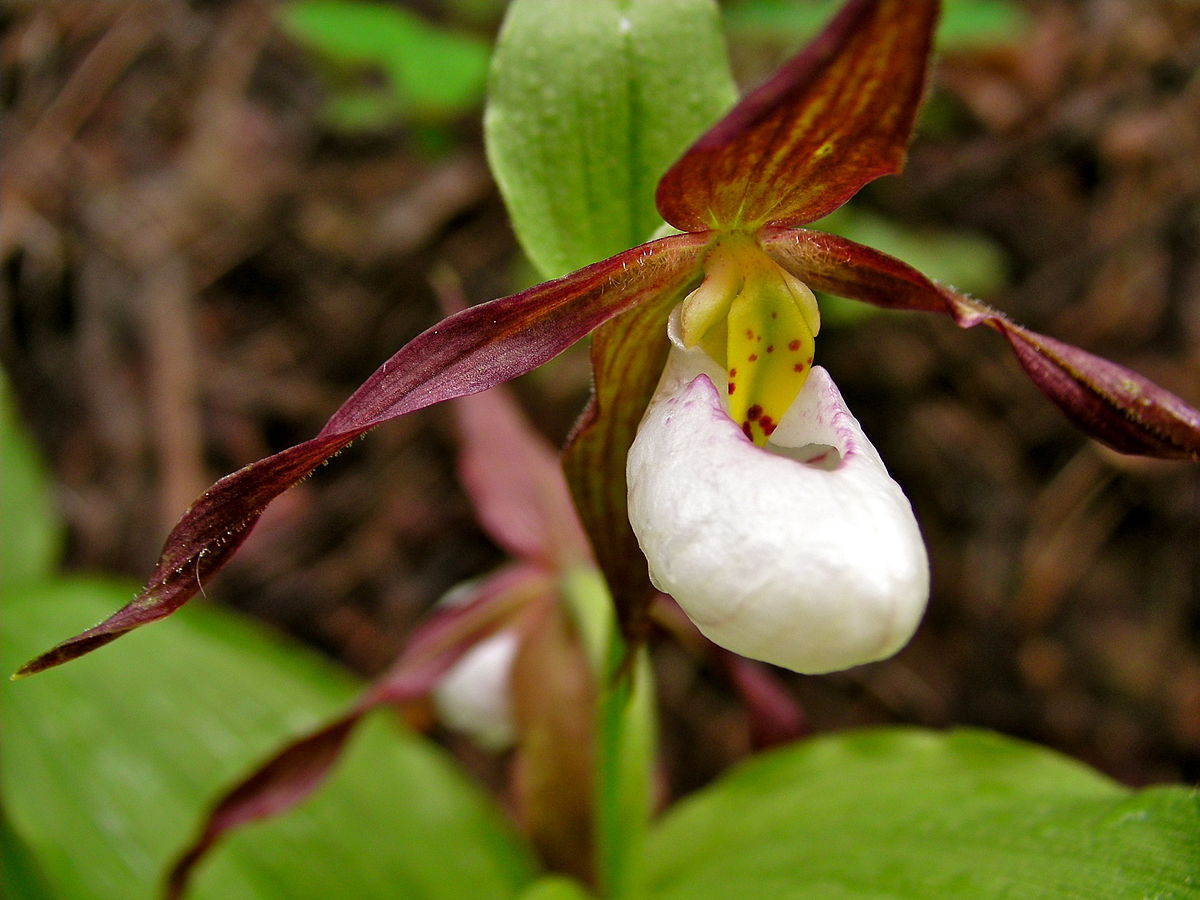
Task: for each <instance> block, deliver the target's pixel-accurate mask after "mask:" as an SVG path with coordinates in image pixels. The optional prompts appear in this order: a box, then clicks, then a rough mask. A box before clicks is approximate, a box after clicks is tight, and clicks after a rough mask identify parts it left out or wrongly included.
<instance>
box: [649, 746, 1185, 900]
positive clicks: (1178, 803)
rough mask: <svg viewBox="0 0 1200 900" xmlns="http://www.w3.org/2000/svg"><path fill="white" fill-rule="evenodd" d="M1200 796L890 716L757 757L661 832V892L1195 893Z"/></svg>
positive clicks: (657, 845) (786, 896)
mask: <svg viewBox="0 0 1200 900" xmlns="http://www.w3.org/2000/svg"><path fill="white" fill-rule="evenodd" d="M1198 846H1200V798H1198V797H1197V796H1196V795H1195V794H1194V793H1193V792H1190V791H1188V790H1186V789H1183V788H1159V789H1154V790H1148V791H1143V792H1141V793H1131V792H1129V791H1127V790H1126V789H1124V788H1122V787H1121V786H1119V785H1117V784H1115V783H1114V782H1112V781H1109V780H1108V779H1106V778H1105V777H1103V776H1101V775H1099V774H1097V773H1095V772H1093V771H1091V770H1089V769H1087V768H1086V767H1084V766H1083V765H1081V764H1079V763H1076V762H1074V761H1071V760H1068V759H1066V758H1064V757H1061V756H1058V755H1056V754H1054V753H1051V752H1049V751H1047V750H1044V749H1041V748H1038V747H1034V746H1031V745H1027V744H1022V743H1019V742H1017V741H1013V740H1010V739H1007V738H1003V737H1000V736H998V735H994V734H988V733H983V732H977V731H957V732H951V733H949V734H940V733H933V732H928V731H921V730H917V729H888V730H877V731H866V732H858V733H851V734H846V735H841V736H834V737H826V738H821V739H817V740H812V741H808V742H805V743H802V744H796V745H793V746H791V747H788V748H786V749H783V750H781V751H778V752H775V753H772V754H769V755H766V756H761V757H758V758H757V759H755V760H753V761H751V762H749V763H747V764H745V765H743V766H741V767H740V768H739V769H737V770H735V771H734V772H732V773H731V774H729V775H727V776H726V777H725V778H723V779H722V780H721V781H719V782H717V783H716V784H714V785H713V786H711V787H709V788H707V789H706V790H703V791H701V792H700V793H698V794H697V795H695V796H694V797H693V798H691V799H690V800H687V801H684V802H683V803H681V804H680V805H678V806H677V807H676V808H675V809H674V810H673V811H672V812H671V813H670V814H668V815H667V817H666V818H665V819H664V821H663V822H662V823H661V825H660V826H659V827H658V828H657V829H656V831H655V832H654V834H653V835H652V839H651V845H650V859H649V867H650V871H651V875H650V888H651V889H650V890H649V892H648V895H649V896H651V897H654V898H668V897H677V898H688V900H703V898H708V897H714V898H717V897H722V898H723V897H771V898H773V900H792V898H797V900H798V898H814V900H839V898H855V900H866V898H873V900H875V898H877V900H883V898H888V900H900V898H912V900H917V898H921V900H924V898H930V897H956V898H957V897H963V898H966V897H969V898H1001V897H1005V898H1009V897H1037V898H1039V900H1056V898H1063V900H1065V898H1083V897H1156V898H1160V900H1165V898H1172V900H1183V898H1195V897H1200V883H1198V882H1197V878H1196V848H1197V847H1198Z"/></svg>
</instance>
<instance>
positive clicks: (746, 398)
mask: <svg viewBox="0 0 1200 900" xmlns="http://www.w3.org/2000/svg"><path fill="white" fill-rule="evenodd" d="M680 324H681V330H682V337H683V342H684V345H685V346H687V347H696V346H700V347H701V348H702V349H703V350H704V351H705V352H706V353H707V354H708V355H709V356H711V357H712V358H713V359H714V360H716V361H717V362H718V363H720V364H721V365H722V366H723V367H724V369H725V372H726V374H727V377H728V387H727V391H728V401H729V402H728V408H729V416H730V418H732V419H733V420H734V421H735V422H737V423H738V424H739V425H740V426H741V427H742V430H743V431H744V432H745V433H746V436H747V437H748V438H750V439H751V440H752V441H754V443H755V444H757V445H759V446H760V447H761V446H762V445H763V444H765V443H766V442H767V438H769V437H770V436H771V433H772V432H773V431H774V430H775V426H776V425H778V424H779V419H780V417H781V416H782V415H783V414H784V412H785V411H786V410H787V409H788V407H789V406H791V405H792V401H793V400H795V399H796V395H797V394H799V393H800V388H802V387H803V386H804V381H805V379H806V378H807V377H808V372H809V369H811V368H812V361H813V347H814V338H815V337H816V334H817V331H818V330H819V329H820V327H821V319H820V313H819V312H818V310H817V301H816V298H815V297H814V296H813V293H812V291H810V290H809V289H808V287H807V286H806V285H804V284H802V283H801V282H800V281H798V280H796V279H795V278H794V277H793V276H791V275H790V274H788V273H787V272H785V271H784V270H783V269H782V268H780V267H779V265H778V264H776V263H775V261H774V260H772V259H771V258H770V257H768V256H767V255H766V253H764V252H763V251H762V249H761V248H760V247H759V246H758V244H757V243H756V242H755V241H754V240H753V239H752V238H750V237H748V236H744V235H727V236H725V237H723V238H722V239H721V240H720V241H719V242H718V243H717V244H716V245H715V246H714V247H713V249H712V250H711V251H710V252H709V255H708V258H707V259H706V260H705V264H704V281H703V282H702V283H701V285H700V286H699V287H698V288H696V290H694V291H693V292H692V293H690V294H689V295H688V296H687V297H686V298H684V301H683V309H682V310H681V311H680Z"/></svg>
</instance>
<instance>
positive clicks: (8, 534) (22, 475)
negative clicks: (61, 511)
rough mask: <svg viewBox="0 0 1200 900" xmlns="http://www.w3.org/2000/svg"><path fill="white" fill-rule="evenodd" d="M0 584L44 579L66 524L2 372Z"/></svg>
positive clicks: (0, 376)
mask: <svg viewBox="0 0 1200 900" xmlns="http://www.w3.org/2000/svg"><path fill="white" fill-rule="evenodd" d="M0 473H3V476H2V477H0V510H2V511H3V514H2V515H0V589H5V590H7V589H8V588H9V587H11V586H12V585H16V584H21V583H23V582H27V581H30V580H33V579H36V578H41V577H43V576H44V575H46V574H47V573H49V572H50V571H51V569H52V568H53V566H54V564H55V562H57V558H58V554H59V550H60V548H61V546H62V526H61V525H60V524H59V520H58V512H57V510H56V509H55V507H54V499H53V491H52V489H51V486H50V480H49V478H48V476H47V474H46V469H45V467H44V466H43V465H42V461H41V460H40V459H39V458H38V455H37V452H36V450H35V449H34V446H33V441H32V439H31V438H30V437H29V434H28V432H26V431H25V429H24V428H22V427H21V423H20V421H19V418H18V415H17V409H16V405H15V404H14V402H13V398H12V394H11V392H10V391H9V387H8V382H7V380H6V379H5V378H4V377H3V373H0Z"/></svg>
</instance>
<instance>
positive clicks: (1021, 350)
mask: <svg viewBox="0 0 1200 900" xmlns="http://www.w3.org/2000/svg"><path fill="white" fill-rule="evenodd" d="M760 239H761V240H762V244H763V247H764V249H765V250H766V251H767V253H768V255H770V256H771V257H772V258H773V259H774V260H775V261H776V262H777V263H779V264H780V265H781V266H783V267H784V268H785V269H787V270H788V271H789V272H791V273H792V274H793V275H795V276H796V277H797V278H799V279H800V280H801V281H804V282H805V283H807V284H809V285H810V286H811V287H813V288H815V289H816V290H820V291H825V292H827V293H830V294H837V295H838V296H841V297H849V298H851V299H854V300H863V301H866V302H867V303H872V304H874V305H876V306H881V307H884V308H886V309H907V310H921V311H924V312H936V313H941V314H943V315H946V316H950V317H951V318H953V319H954V320H955V322H957V323H958V325H959V326H960V327H962V328H974V327H975V326H976V325H986V326H987V327H989V328H991V329H992V330H993V331H997V332H999V333H1000V334H1002V335H1004V337H1005V339H1006V340H1007V341H1008V343H1009V346H1010V347H1011V348H1012V350H1013V353H1014V354H1015V355H1016V357H1017V361H1018V362H1019V363H1020V364H1021V367H1022V368H1023V369H1024V370H1025V373H1026V374H1027V375H1028V376H1029V378H1030V380H1031V381H1033V383H1034V384H1035V385H1036V386H1037V388H1038V390H1040V391H1041V392H1042V393H1043V394H1045V395H1046V396H1047V397H1049V398H1050V399H1051V400H1052V401H1054V403H1055V404H1056V405H1057V406H1058V407H1059V409H1061V410H1062V411H1063V413H1064V415H1066V417H1067V418H1068V419H1070V421H1071V423H1072V424H1074V425H1075V426H1076V427H1077V428H1079V429H1080V430H1081V431H1083V432H1084V433H1085V434H1087V435H1089V436H1090V437H1092V438H1095V439H1096V440H1098V441H1100V442H1101V443H1103V444H1106V445H1107V446H1109V447H1111V448H1113V449H1114V450H1117V451H1119V452H1121V453H1136V454H1141V455H1144V456H1153V457H1157V458H1159V459H1187V460H1200V411H1197V410H1196V409H1195V408H1194V407H1192V406H1190V405H1189V404H1188V403H1186V402H1184V401H1183V400H1182V399H1181V398H1179V397H1177V396H1176V395H1175V394H1172V393H1171V392H1170V391H1167V390H1165V389H1163V388H1161V387H1159V386H1158V385H1157V384H1155V383H1154V382H1153V381H1151V380H1150V379H1148V378H1145V377H1143V376H1142V375H1139V374H1138V373H1136V372H1134V371H1132V370H1130V369H1127V368H1125V367H1124V366H1120V365H1117V364H1116V363H1113V362H1109V361H1108V360H1106V359H1102V358H1101V357H1099V356H1095V355H1094V354H1091V353H1088V352H1087V351H1085V350H1081V349H1079V348H1078V347H1075V346H1072V345H1071V344H1067V343H1065V342H1063V341H1059V340H1056V339H1054V338H1051V337H1047V336H1045V335H1041V334H1038V333H1037V332H1034V331H1030V330H1029V329H1027V328H1023V327H1021V326H1020V325H1017V324H1016V323H1014V322H1011V321H1009V320H1008V319H1007V318H1006V317H1005V316H1004V315H1003V314H1002V313H1000V312H999V311H997V310H995V309H992V308H991V307H989V306H987V305H985V304H983V303H980V302H979V301H978V300H974V299H972V298H970V297H967V296H965V295H963V294H960V293H958V292H957V291H954V290H951V289H950V288H947V287H943V286H942V285H939V284H935V283H934V282H932V281H930V280H929V279H928V278H926V277H925V276H924V275H922V274H921V273H920V272H918V271H917V270H916V269H914V268H912V267H911V266H908V265H906V264H904V263H902V262H900V261H899V260H897V259H893V258H892V257H890V256H888V255H886V254H884V253H880V252H879V251H878V250H872V249H871V248H869V247H864V246H862V245H861V244H856V243H854V242H853V241H850V240H847V239H845V238H841V237H837V236H836V235H832V234H825V233H823V232H819V231H808V230H803V229H783V228H771V229H765V230H764V232H763V233H762V235H761V236H760Z"/></svg>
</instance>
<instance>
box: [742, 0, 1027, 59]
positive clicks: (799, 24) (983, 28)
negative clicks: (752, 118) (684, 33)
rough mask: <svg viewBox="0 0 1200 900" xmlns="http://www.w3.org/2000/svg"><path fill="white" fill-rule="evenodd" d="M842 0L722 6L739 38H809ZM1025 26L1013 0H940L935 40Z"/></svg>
mask: <svg viewBox="0 0 1200 900" xmlns="http://www.w3.org/2000/svg"><path fill="white" fill-rule="evenodd" d="M841 3H842V0H809V2H806V3H797V2H795V0H740V2H735V3H731V4H730V5H729V8H728V10H727V12H726V21H727V22H728V25H729V31H730V33H731V34H732V35H733V36H734V37H736V38H739V39H746V40H753V41H759V40H770V41H773V42H781V41H786V42H787V43H789V44H790V43H800V42H803V41H806V40H808V39H809V38H810V37H812V36H813V35H814V34H816V33H817V30H818V29H819V28H820V27H821V26H822V25H824V24H825V22H827V21H828V20H829V19H830V18H831V17H832V16H833V15H834V14H835V13H836V12H837V10H838V7H839V6H840V5H841ZM1028 27H1029V16H1028V14H1027V13H1026V12H1025V10H1024V9H1022V8H1021V7H1020V6H1019V5H1018V4H1017V3H1016V2H1015V0H945V3H944V4H943V11H942V21H941V25H940V26H939V27H938V32H937V41H938V46H939V48H940V49H942V50H965V49H969V48H972V47H977V46H981V45H982V46H986V45H989V44H999V43H1005V42H1011V41H1014V40H1016V39H1018V38H1019V37H1020V36H1021V35H1022V34H1023V33H1024V32H1025V31H1026V29H1027V28H1028Z"/></svg>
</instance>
